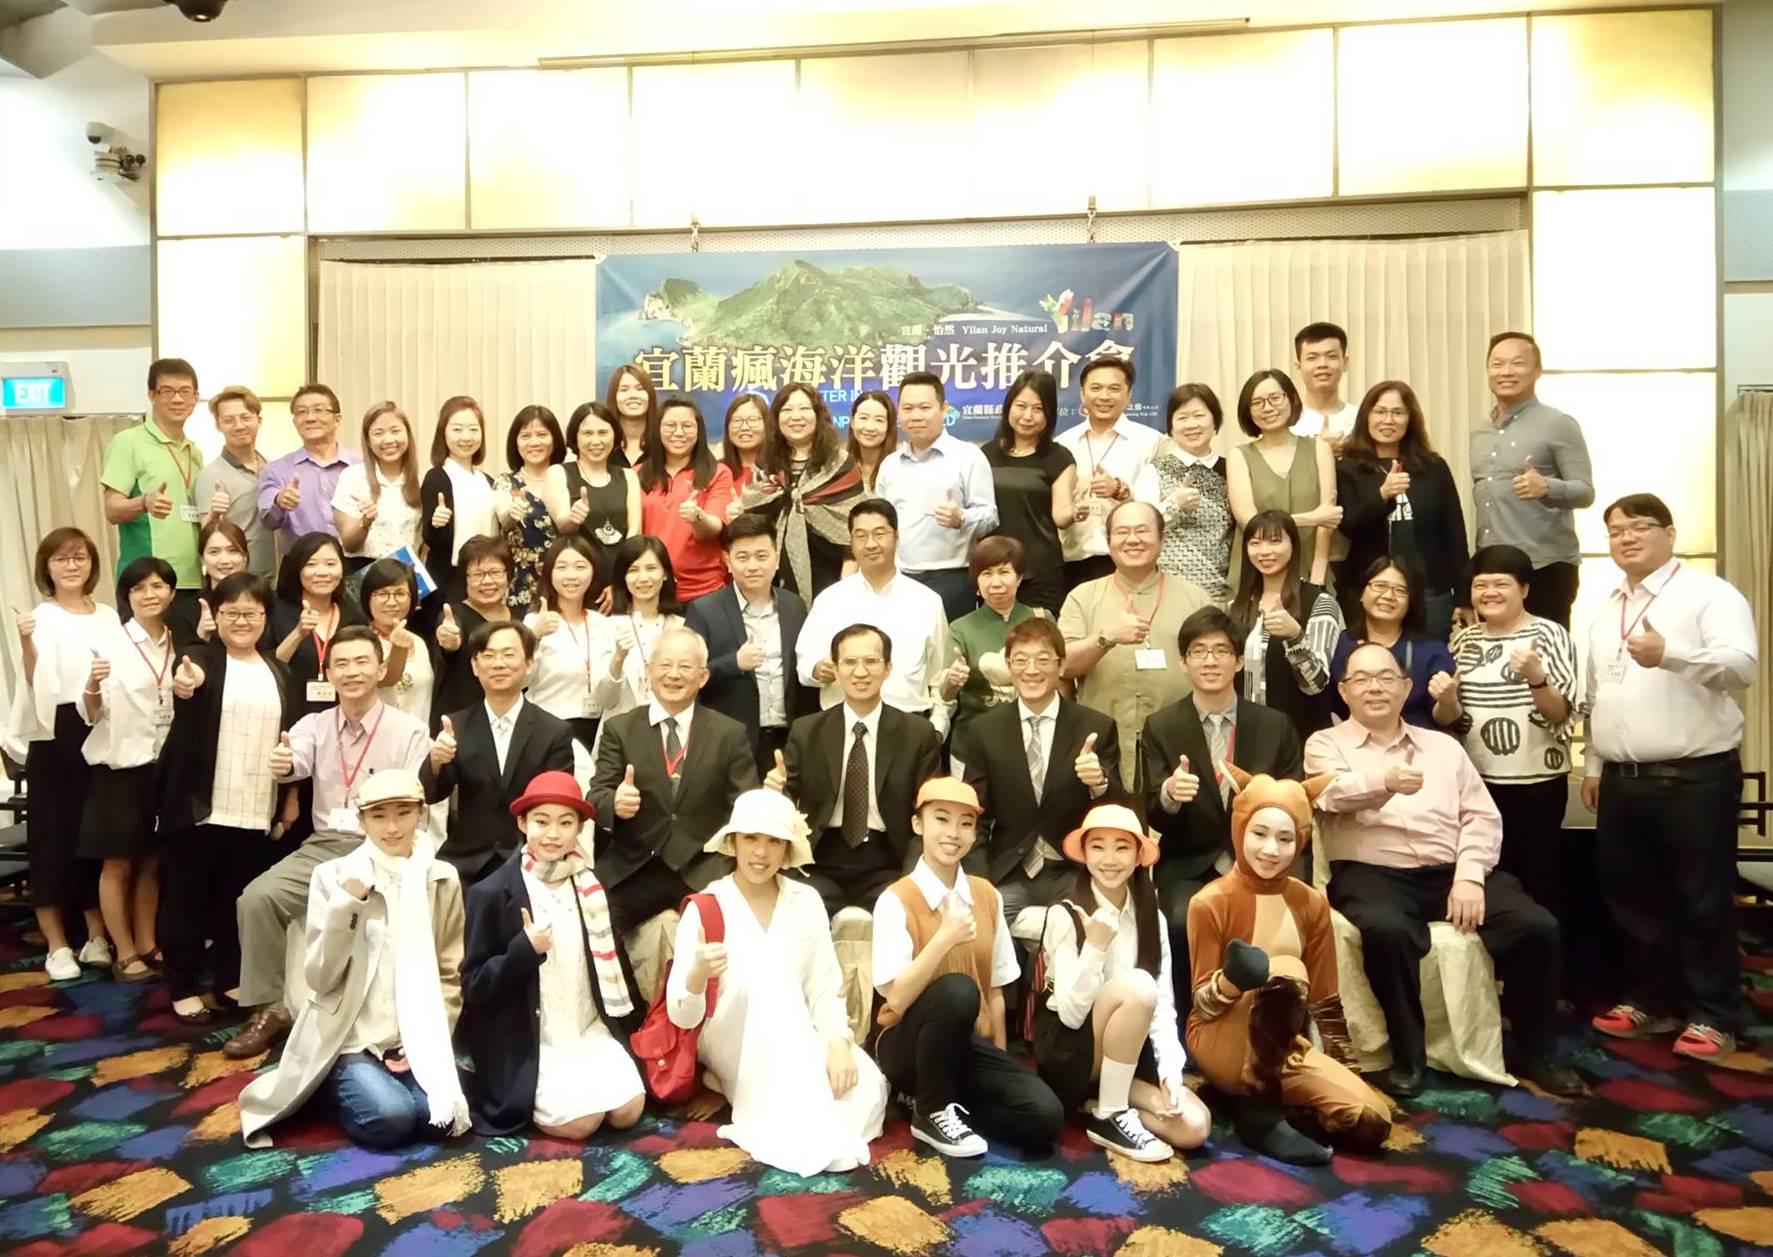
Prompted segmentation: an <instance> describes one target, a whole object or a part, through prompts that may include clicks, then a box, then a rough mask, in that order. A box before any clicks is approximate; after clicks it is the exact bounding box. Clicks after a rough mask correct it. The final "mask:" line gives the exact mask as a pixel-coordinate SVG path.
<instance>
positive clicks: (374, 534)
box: [332, 402, 435, 593]
mask: <svg viewBox="0 0 1773 1257" xmlns="http://www.w3.org/2000/svg"><path fill="white" fill-rule="evenodd" d="M363 453H364V459H363V461H362V462H361V463H353V464H352V465H351V466H349V467H347V468H345V470H344V471H343V472H341V473H340V474H339V483H338V487H337V488H336V489H334V490H333V495H332V521H333V524H334V525H335V526H336V527H337V528H338V530H339V540H340V541H341V542H343V543H344V546H345V560H346V563H345V566H346V567H347V568H349V569H350V571H351V572H352V573H353V574H355V573H357V572H359V571H361V570H362V569H364V568H365V567H368V566H369V564H370V562H371V561H372V560H375V559H385V558H387V557H388V556H389V555H391V554H393V553H394V552H395V551H396V550H399V549H400V548H401V547H403V546H411V547H412V548H413V552H414V553H415V554H416V553H418V545H419V503H420V501H421V499H420V497H419V457H418V450H417V449H416V448H415V447H414V445H413V439H412V423H411V421H410V420H408V419H407V417H406V412H405V411H403V410H401V409H400V407H398V406H396V405H395V404H394V403H393V402H377V403H376V404H375V405H374V406H371V407H370V408H369V412H368V413H367V414H365V415H364V416H363ZM433 505H435V504H433ZM356 583H357V582H355V581H353V582H352V589H351V592H352V593H355V592H356Z"/></svg>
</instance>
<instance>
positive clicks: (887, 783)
mask: <svg viewBox="0 0 1773 1257" xmlns="http://www.w3.org/2000/svg"><path fill="white" fill-rule="evenodd" d="M846 710H847V708H846V707H845V706H844V705H843V704H842V703H839V704H838V705H837V706H835V707H830V708H827V709H826V710H824V711H821V712H818V713H816V714H814V715H811V716H802V717H801V718H800V719H799V720H796V721H795V722H794V727H793V728H791V729H789V731H788V745H787V747H786V748H785V749H784V750H783V752H782V761H783V764H784V765H785V766H786V767H787V769H788V797H789V798H791V799H793V800H794V802H795V803H796V804H797V805H798V806H799V807H800V810H801V811H802V812H804V813H805V814H806V819H807V823H808V824H809V825H810V826H812V831H813V833H812V840H813V843H814V845H815V847H816V846H817V844H818V841H819V837H820V835H822V834H823V833H824V832H825V830H826V829H828V828H830V825H831V813H832V811H833V810H834V809H835V808H836V807H837V799H838V796H839V794H840V793H841V792H842V790H843V766H844V764H845V762H846V761H847V760H848V758H849V750H850V742H851V741H852V740H853V739H852V738H851V736H850V733H849V730H848V729H847V728H846V727H845V723H846V720H847V717H846V716H845V715H844V713H845V711H846ZM875 741H876V744H875V748H874V797H875V800H876V802H878V803H879V805H880V819H881V820H882V822H884V823H885V825H886V836H887V841H888V842H889V843H891V844H892V848H893V850H894V851H895V852H897V853H898V855H899V858H900V859H901V860H904V861H906V862H907V863H910V864H915V863H916V862H917V856H918V855H920V854H922V851H923V844H922V843H921V842H920V841H919V840H918V838H917V836H916V835H915V834H914V833H912V831H911V812H912V809H913V807H914V805H915V804H916V802H917V788H918V787H919V786H921V785H923V783H924V782H926V781H928V780H929V779H930V778H931V777H937V776H940V775H941V773H942V739H941V738H940V737H938V736H937V735H936V730H935V726H933V725H931V724H930V722H929V721H928V720H926V719H924V718H923V717H922V716H915V715H912V714H910V713H909V712H903V711H900V710H899V709H898V708H896V707H890V706H888V705H887V704H885V703H882V704H881V705H880V729H879V731H878V734H877V735H876V740H875Z"/></svg>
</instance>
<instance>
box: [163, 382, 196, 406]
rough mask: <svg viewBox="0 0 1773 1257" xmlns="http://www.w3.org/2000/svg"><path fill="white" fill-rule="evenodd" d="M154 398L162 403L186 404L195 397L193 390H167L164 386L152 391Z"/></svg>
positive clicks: (194, 390)
mask: <svg viewBox="0 0 1773 1257" xmlns="http://www.w3.org/2000/svg"><path fill="white" fill-rule="evenodd" d="M154 396H156V397H158V398H159V399H160V400H161V401H163V402H188V401H193V400H195V399H196V397H197V390H196V389H194V388H167V387H166V386H165V385H162V386H161V387H159V388H157V389H155V390H154Z"/></svg>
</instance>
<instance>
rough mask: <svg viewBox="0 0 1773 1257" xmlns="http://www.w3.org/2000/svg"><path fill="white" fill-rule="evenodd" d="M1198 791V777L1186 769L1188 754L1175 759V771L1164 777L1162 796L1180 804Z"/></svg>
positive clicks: (1189, 800)
mask: <svg viewBox="0 0 1773 1257" xmlns="http://www.w3.org/2000/svg"><path fill="white" fill-rule="evenodd" d="M1199 793H1200V778H1199V777H1198V776H1197V775H1195V774H1194V773H1192V772H1190V771H1189V770H1188V756H1186V755H1184V756H1181V757H1180V758H1179V759H1177V760H1176V771H1175V772H1173V773H1171V774H1170V775H1169V776H1168V777H1165V778H1164V797H1165V798H1167V799H1168V800H1169V801H1170V802H1171V803H1174V804H1176V805H1177V806H1181V805H1182V804H1184V803H1188V802H1191V801H1192V800H1193V799H1194V796H1195V795H1197V794H1199Z"/></svg>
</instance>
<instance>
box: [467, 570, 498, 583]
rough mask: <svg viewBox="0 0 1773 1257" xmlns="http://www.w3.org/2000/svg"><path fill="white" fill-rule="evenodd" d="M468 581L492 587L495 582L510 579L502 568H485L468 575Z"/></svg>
mask: <svg viewBox="0 0 1773 1257" xmlns="http://www.w3.org/2000/svg"><path fill="white" fill-rule="evenodd" d="M468 579H469V580H471V581H474V582H475V583H476V584H480V585H491V584H492V583H494V582H495V581H502V580H506V579H508V578H507V577H506V575H505V569H504V568H502V567H483V568H480V569H478V570H476V571H473V572H469V573H468Z"/></svg>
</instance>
